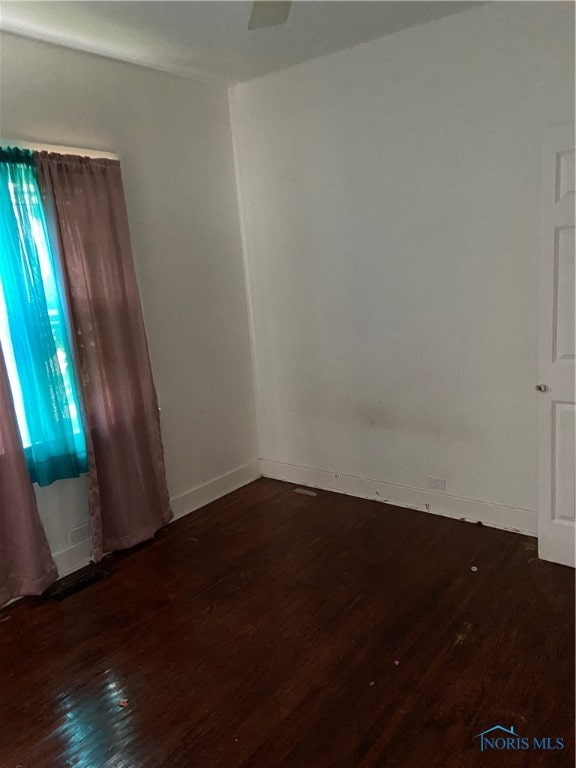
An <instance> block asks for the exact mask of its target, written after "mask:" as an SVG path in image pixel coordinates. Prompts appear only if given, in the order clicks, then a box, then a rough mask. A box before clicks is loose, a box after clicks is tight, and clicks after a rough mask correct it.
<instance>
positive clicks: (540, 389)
mask: <svg viewBox="0 0 576 768" xmlns="http://www.w3.org/2000/svg"><path fill="white" fill-rule="evenodd" d="M547 389H548V387H547V386H546V384H536V392H546V390H547Z"/></svg>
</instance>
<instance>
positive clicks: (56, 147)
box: [0, 139, 120, 160]
mask: <svg viewBox="0 0 576 768" xmlns="http://www.w3.org/2000/svg"><path fill="white" fill-rule="evenodd" d="M0 146H3V147H21V148H22V149H33V150H35V151H36V152H59V153H60V154H61V155H82V157H94V158H98V157H101V158H105V159H107V160H120V156H119V155H115V154H114V152H106V151H104V150H100V149H84V148H83V147H66V146H63V145H61V144H43V143H41V142H38V141H21V140H20V139H0Z"/></svg>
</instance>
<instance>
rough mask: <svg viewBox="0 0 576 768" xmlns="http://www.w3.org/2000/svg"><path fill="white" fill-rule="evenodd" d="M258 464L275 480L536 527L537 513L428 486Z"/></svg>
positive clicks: (496, 524)
mask: <svg viewBox="0 0 576 768" xmlns="http://www.w3.org/2000/svg"><path fill="white" fill-rule="evenodd" d="M260 468H261V472H262V475H263V476H264V477H270V478H274V479H275V480H286V481H288V482H290V483H296V484H298V485H306V486H310V487H311V488H320V489H322V490H325V491H336V493H344V494H348V495H349V496H358V497H360V498H362V499H372V500H374V501H382V502H388V503H389V504H394V505H396V506H398V507H407V508H409V509H417V510H420V511H422V512H430V513H432V514H435V515H443V516H444V517H452V518H456V519H458V520H466V521H467V522H473V523H476V522H481V523H483V524H484V525H488V526H491V527H492V528H502V529H504V530H506V531H514V532H516V533H524V534H526V535H528V536H536V535H537V531H538V518H537V513H536V512H533V511H532V510H529V509H521V508H518V507H508V506H505V505H504V504H493V503H491V502H487V501H479V500H478V499H467V498H463V497H461V496H452V495H451V494H449V493H443V492H441V491H433V490H429V489H427V488H410V487H407V486H403V485H394V484H392V483H385V482H382V481H380V480H371V479H368V478H365V477H356V476H355V475H340V474H336V473H334V472H328V471H327V470H323V469H313V468H312V467H301V466H297V465H295V464H283V463H282V462H279V461H269V460H267V459H262V460H261V461H260Z"/></svg>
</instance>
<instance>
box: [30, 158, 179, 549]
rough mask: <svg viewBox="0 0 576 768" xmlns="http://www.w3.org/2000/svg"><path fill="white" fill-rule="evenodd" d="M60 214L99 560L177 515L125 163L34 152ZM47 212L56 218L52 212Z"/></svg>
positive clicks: (50, 203)
mask: <svg viewBox="0 0 576 768" xmlns="http://www.w3.org/2000/svg"><path fill="white" fill-rule="evenodd" d="M36 164H37V169H38V178H39V184H40V188H41V190H42V195H43V198H44V202H45V205H46V207H47V210H48V211H49V212H50V211H51V210H52V211H53V212H54V214H55V215H54V220H55V222H56V224H57V235H58V239H59V247H60V252H61V257H62V263H63V271H64V276H65V283H66V289H67V291H68V300H69V304H70V312H71V316H72V327H73V329H74V336H75V346H76V352H77V358H78V360H77V364H78V370H79V376H80V380H81V387H82V392H83V394H84V400H85V407H86V419H87V430H86V432H87V434H86V438H87V444H88V455H89V464H90V469H89V476H88V487H89V494H90V511H91V521H92V535H93V556H94V559H95V560H99V559H100V558H101V556H102V553H103V552H110V551H113V550H119V549H126V548H128V547H132V546H134V545H135V544H139V543H140V542H142V541H145V540H146V539H149V538H151V537H152V536H154V534H155V533H156V531H158V530H159V529H160V528H162V527H163V526H164V525H166V523H168V522H169V520H170V519H171V517H172V513H171V511H170V502H169V498H168V490H167V487H166V475H165V468H164V451H163V447H162V437H161V432H160V417H159V412H158V399H157V396H156V389H155V386H154V380H153V377H152V368H151V365H150V358H149V354H148V343H147V339H146V331H145V328H144V321H143V318H142V310H141V306H140V297H139V293H138V286H137V283H136V273H135V269H134V262H133V258H132V248H131V244H130V233H129V229H128V216H127V212H126V203H125V199H124V190H123V185H122V177H121V173H120V163H119V162H118V161H117V160H105V159H92V158H87V157H76V156H71V155H59V154H53V153H47V152H39V153H37V154H36ZM49 215H50V214H49Z"/></svg>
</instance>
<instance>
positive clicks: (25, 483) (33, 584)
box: [0, 346, 58, 607]
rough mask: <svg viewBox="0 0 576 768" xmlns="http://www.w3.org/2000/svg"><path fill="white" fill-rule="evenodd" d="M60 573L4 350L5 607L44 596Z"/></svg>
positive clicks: (0, 360)
mask: <svg viewBox="0 0 576 768" xmlns="http://www.w3.org/2000/svg"><path fill="white" fill-rule="evenodd" d="M57 578H58V572H57V570H56V566H55V564H54V561H53V560H52V556H51V554H50V549H49V547H48V543H47V541H46V536H45V535H44V529H43V528H42V523H41V522H40V518H39V517H38V508H37V506H36V497H35V496H34V491H33V490H32V483H31V481H30V475H29V473H28V468H27V466H26V460H25V458H24V452H23V450H22V441H21V439H20V432H19V430H18V424H17V422H16V413H15V411H14V403H13V400H12V393H11V390H10V384H9V382H8V374H7V372H6V364H5V360H4V354H3V352H2V347H1V346H0V607H1V606H3V605H4V604H5V603H7V602H8V601H9V600H11V599H12V598H14V597H20V596H21V595H41V594H42V592H44V590H45V589H47V587H49V586H50V584H52V583H53V582H54V581H56V579H57Z"/></svg>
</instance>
